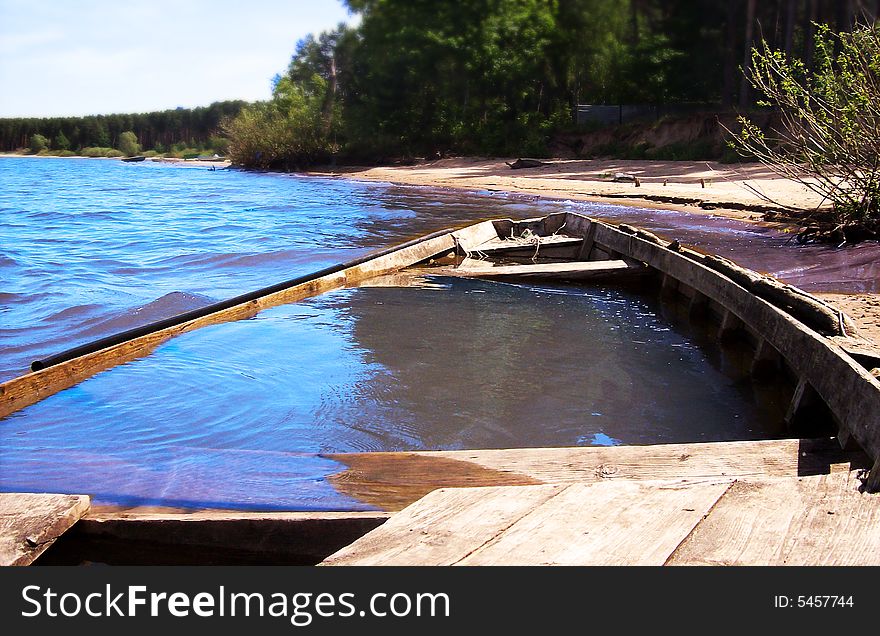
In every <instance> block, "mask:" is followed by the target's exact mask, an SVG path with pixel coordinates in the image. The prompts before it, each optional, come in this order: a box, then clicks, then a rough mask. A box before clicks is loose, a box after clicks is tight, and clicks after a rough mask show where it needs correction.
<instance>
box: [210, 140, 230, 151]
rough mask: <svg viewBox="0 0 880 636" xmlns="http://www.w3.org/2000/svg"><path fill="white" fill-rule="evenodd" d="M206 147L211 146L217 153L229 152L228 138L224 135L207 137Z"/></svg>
mask: <svg viewBox="0 0 880 636" xmlns="http://www.w3.org/2000/svg"><path fill="white" fill-rule="evenodd" d="M208 148H211V149H212V150H213V151H214V152H215V153H217V154H218V155H225V154H226V153H227V152H229V140H228V139H227V138H226V137H217V136H214V137H211V138H210V139H208Z"/></svg>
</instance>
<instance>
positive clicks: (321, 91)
mask: <svg viewBox="0 0 880 636" xmlns="http://www.w3.org/2000/svg"><path fill="white" fill-rule="evenodd" d="M326 91H327V84H326V82H325V81H324V80H323V79H322V78H321V77H319V76H314V77H312V78H311V80H310V82H308V84H307V85H306V84H294V83H293V82H292V81H290V79H289V78H287V77H283V78H279V79H278V80H277V82H276V84H275V88H274V90H273V95H272V100H271V101H269V102H263V103H258V104H254V105H252V106H249V107H247V108H244V109H242V111H241V112H240V113H239V114H238V116H237V117H235V118H234V119H229V120H227V121H226V122H225V123H224V124H223V126H222V131H223V134H224V135H225V136H226V137H227V138H228V139H229V157H230V159H231V160H232V161H233V162H234V163H236V164H239V165H243V166H248V167H256V168H284V169H287V170H290V169H291V168H296V167H300V166H305V165H308V164H310V163H313V162H314V161H315V160H316V159H318V158H325V157H327V156H329V154H330V152H331V151H332V147H331V146H332V145H331V141H330V137H329V135H328V132H327V130H326V129H325V126H324V109H323V106H324V100H325V97H326Z"/></svg>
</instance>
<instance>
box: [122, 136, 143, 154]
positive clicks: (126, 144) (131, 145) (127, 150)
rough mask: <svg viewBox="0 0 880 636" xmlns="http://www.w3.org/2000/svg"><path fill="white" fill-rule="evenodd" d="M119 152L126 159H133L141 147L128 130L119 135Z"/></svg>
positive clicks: (135, 137)
mask: <svg viewBox="0 0 880 636" xmlns="http://www.w3.org/2000/svg"><path fill="white" fill-rule="evenodd" d="M119 150H120V152H121V153H122V154H124V155H125V156H126V157H134V156H135V155H136V154H138V153H139V152H140V151H141V145H140V144H139V143H138V138H137V135H135V134H134V133H133V132H131V131H130V130H127V131H125V132H124V133H121V134H120V135H119Z"/></svg>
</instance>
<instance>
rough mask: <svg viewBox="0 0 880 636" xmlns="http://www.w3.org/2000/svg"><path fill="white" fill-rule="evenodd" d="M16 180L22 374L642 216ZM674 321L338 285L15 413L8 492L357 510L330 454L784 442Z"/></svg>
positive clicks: (593, 308) (291, 183) (11, 163)
mask: <svg viewBox="0 0 880 636" xmlns="http://www.w3.org/2000/svg"><path fill="white" fill-rule="evenodd" d="M0 184H2V187H0V379H3V378H8V377H12V376H14V375H16V374H18V373H21V372H23V371H24V370H25V369H26V367H27V365H28V364H29V362H30V361H31V360H32V359H35V358H39V357H42V356H45V355H49V354H52V353H55V352H57V351H59V350H62V349H65V348H68V347H70V346H73V345H75V344H79V343H81V342H85V341H88V340H91V339H93V338H96V337H100V336H102V335H106V334H108V333H112V332H114V331H117V330H120V329H124V328H128V327H131V326H133V325H134V324H139V323H142V322H146V321H149V320H152V319H156V318H159V317H164V316H167V315H171V314H173V313H178V312H180V311H183V310H186V309H189V308H192V307H194V306H198V305H199V304H203V303H206V302H210V301H211V300H214V299H220V298H226V297H229V296H232V295H235V294H239V293H242V292H244V291H248V290H251V289H254V288H258V287H262V286H265V285H267V284H270V283H273V282H277V281H280V280H285V279H289V278H292V277H294V276H297V275H300V274H304V273H307V272H310V271H314V270H317V269H320V268H322V267H325V266H327V265H330V264H332V263H336V262H340V261H343V260H347V259H349V258H352V257H354V256H359V255H362V254H364V253H366V252H367V251H369V250H370V249H373V248H378V247H384V246H387V245H390V244H394V243H397V242H401V241H403V240H406V239H409V238H413V237H415V236H418V235H421V234H424V233H427V232H430V231H433V230H436V229H439V228H442V227H449V226H454V225H462V224H465V223H468V222H473V221H475V220H479V219H482V218H489V217H497V216H507V217H525V216H539V215H543V214H547V213H550V212H554V211H560V210H564V209H573V208H577V209H580V208H588V209H589V210H588V211H589V212H590V213H593V214H596V213H597V211H601V212H603V213H604V215H606V216H615V215H618V216H621V215H623V214H630V215H632V214H633V211H632V210H623V209H620V208H613V207H605V208H601V209H600V210H597V208H596V207H595V206H589V205H588V206H583V205H582V204H573V203H570V202H559V203H539V202H535V201H528V200H525V199H518V198H510V197H497V196H496V197H487V196H481V195H477V194H462V193H444V192H439V191H432V190H420V189H416V188H400V187H394V186H390V185H387V184H366V183H357V182H351V181H346V180H342V179H332V178H311V177H309V178H306V177H297V176H291V175H278V174H251V173H241V172H235V171H210V170H207V169H200V168H183V167H177V166H169V165H161V164H154V163H150V162H144V163H141V164H124V163H121V162H116V161H93V160H92V161H90V160H41V159H0ZM579 206H580V207H579ZM762 231H763V230H762ZM700 232H705V228H700ZM693 236H694V237H695V238H699V235H698V233H694V234H693ZM716 239H717V237H715V239H713V240H716ZM753 240H754V237H753ZM767 240H771V241H772V240H775V239H774V238H772V237H771V238H770V239H767ZM694 242H697V241H694ZM773 249H774V250H776V251H779V250H778V246H774V247H773ZM789 262H791V260H790V261H789ZM673 324H674V320H672V319H671V318H667V317H665V316H664V315H663V310H662V308H661V307H660V306H659V305H658V304H657V303H656V302H654V301H653V300H652V299H650V298H645V297H643V295H641V294H639V293H636V292H635V291H628V290H624V289H614V288H578V287H535V286H516V285H505V284H498V283H488V282H475V281H463V280H447V279H441V280H440V281H439V282H435V283H434V284H432V285H428V286H419V287H412V288H381V287H368V288H359V289H353V290H352V289H349V290H339V291H336V292H332V293H330V294H325V295H323V296H320V297H317V298H313V299H309V300H307V301H304V302H302V303H297V304H294V305H287V306H283V307H277V308H274V309H271V310H268V311H265V312H263V313H261V314H260V315H258V316H257V317H255V318H253V319H250V320H244V321H240V322H235V323H227V324H221V325H214V326H211V327H206V328H204V329H201V330H198V331H195V332H191V333H188V334H185V335H183V336H181V337H178V338H176V339H174V340H171V341H169V342H167V343H166V344H164V345H163V346H161V347H159V348H158V349H157V350H156V351H155V352H154V353H153V354H152V355H150V356H148V357H146V358H143V359H139V360H135V361H133V362H130V363H128V364H126V365H122V366H119V367H116V368H114V369H111V370H109V371H106V372H104V373H102V374H99V375H97V376H95V377H93V378H91V379H89V380H87V381H85V382H83V383H81V384H79V385H77V386H75V387H73V388H71V389H68V390H66V391H63V392H61V393H59V394H57V395H55V396H52V397H50V398H48V399H46V400H44V401H42V402H40V403H38V404H36V405H33V406H31V407H29V408H26V409H24V410H22V411H20V412H18V413H15V414H13V415H12V416H10V417H8V418H6V419H5V420H3V421H2V422H0V489H2V490H5V491H14V490H25V491H55V492H58V491H61V492H82V493H87V494H92V495H94V496H95V497H96V501H97V502H98V503H112V504H122V505H136V504H159V505H169V506H186V507H204V506H219V507H226V508H256V509H271V508H282V509H357V508H364V507H365V506H364V505H363V504H361V503H359V502H357V501H354V500H351V499H350V498H348V497H347V496H345V495H342V494H340V493H337V492H336V491H335V490H334V489H333V488H332V487H331V486H330V485H329V483H328V482H327V477H328V475H330V474H332V473H334V472H336V471H338V470H340V469H341V468H342V467H341V466H340V465H339V464H338V463H336V462H333V461H330V460H328V459H324V458H322V457H319V456H317V455H316V454H317V453H329V452H344V451H364V450H407V449H454V448H491V447H516V446H552V445H557V446H563V445H564V446H570V445H590V444H593V445H609V444H620V443H623V444H633V443H660V442H683V441H708V440H718V439H751V438H756V437H766V436H775V435H778V434H780V430H779V428H778V423H779V415H780V413H779V411H780V408H781V406H780V405H779V404H776V403H775V402H774V401H773V398H772V397H769V398H768V396H767V395H765V394H762V393H761V392H760V391H758V390H757V389H756V388H755V387H753V386H752V385H751V383H750V382H748V381H747V380H744V379H743V377H742V376H737V374H736V373H731V372H729V370H726V371H725V372H723V373H722V371H721V370H720V369H721V368H722V366H723V365H722V364H720V363H719V362H718V360H717V358H718V355H719V354H718V352H717V351H715V352H713V351H711V350H706V349H704V348H703V349H701V348H698V347H697V346H696V344H694V342H695V337H691V336H689V335H687V334H684V333H681V332H680V330H679V329H677V328H674V327H673Z"/></svg>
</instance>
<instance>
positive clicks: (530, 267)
mask: <svg viewBox="0 0 880 636" xmlns="http://www.w3.org/2000/svg"><path fill="white" fill-rule="evenodd" d="M421 271H422V273H424V274H432V275H435V276H456V277H461V278H491V279H499V280H501V279H536V280H537V279H551V278H557V279H563V280H586V279H596V278H603V279H604V278H618V277H621V276H627V275H639V274H646V273H648V269H647V268H646V267H643V266H642V267H640V266H633V265H630V264H628V263H626V262H625V261H622V260H606V261H590V262H584V261H571V262H566V263H530V264H524V265H495V266H493V265H492V264H491V263H486V262H484V261H480V260H477V259H473V258H467V259H465V260H464V261H463V262H462V263H461V266H460V267H438V268H432V269H425V270H421Z"/></svg>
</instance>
